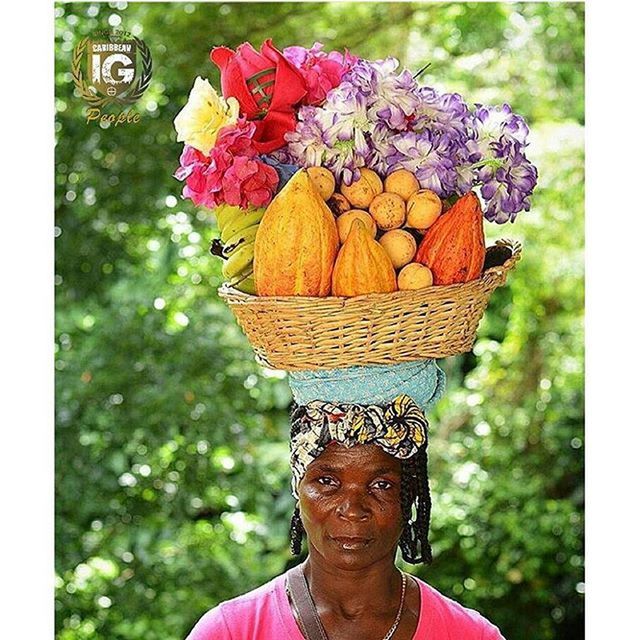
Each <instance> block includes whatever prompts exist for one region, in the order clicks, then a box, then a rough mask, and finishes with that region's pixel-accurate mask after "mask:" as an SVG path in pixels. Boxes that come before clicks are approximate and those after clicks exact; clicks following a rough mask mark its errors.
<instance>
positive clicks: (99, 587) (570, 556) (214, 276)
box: [55, 2, 584, 640]
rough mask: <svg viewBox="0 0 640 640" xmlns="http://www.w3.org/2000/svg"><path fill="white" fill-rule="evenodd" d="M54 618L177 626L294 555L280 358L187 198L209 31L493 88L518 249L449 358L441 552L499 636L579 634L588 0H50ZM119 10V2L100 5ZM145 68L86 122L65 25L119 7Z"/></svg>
mask: <svg viewBox="0 0 640 640" xmlns="http://www.w3.org/2000/svg"><path fill="white" fill-rule="evenodd" d="M55 15H56V17H55V23H56V44H55V46H56V54H55V56H56V66H55V79H56V121H55V131H56V138H57V148H56V216H57V217H56V225H57V226H56V236H57V239H56V243H57V246H56V249H57V250H56V275H55V278H56V294H57V312H56V338H57V340H56V345H55V352H56V356H55V358H56V360H55V363H56V364H55V366H56V370H57V371H56V389H57V390H56V393H57V403H56V492H57V499H56V634H57V638H58V639H59V640H71V639H78V640H80V639H85V638H86V639H89V638H92V639H93V638H99V639H109V640H114V639H123V640H133V639H136V640H138V639H139V640H142V639H144V640H178V639H181V638H183V637H184V636H185V635H186V634H187V632H188V631H189V629H190V628H191V626H192V625H193V623H194V622H195V620H196V619H197V618H198V617H199V615H201V614H202V613H203V612H204V611H205V610H207V609H208V608H210V607H211V606H213V605H215V604H216V603H218V602H219V601H221V600H223V599H225V598H230V597H232V596H235V595H237V594H239V593H241V592H245V591H247V590H249V589H251V588H253V587H255V586H257V585H259V584H261V583H263V582H264V581H266V580H267V579H269V578H271V577H272V576H274V575H276V574H278V573H280V572H282V571H283V570H284V569H285V568H286V567H287V566H288V565H289V563H291V561H292V558H291V556H290V554H289V552H288V538H287V530H288V518H289V515H290V511H291V508H292V499H291V497H290V495H289V487H288V480H289V475H288V467H287V436H288V407H289V403H290V400H291V398H290V394H289V390H288V387H287V384H286V380H285V379H284V378H283V377H282V376H281V375H278V374H277V373H274V372H270V371H267V370H263V369H261V368H260V367H258V366H257V365H256V363H255V362H254V359H253V355H252V352H251V351H250V348H249V346H248V343H247V341H246V340H245V338H244V337H243V335H242V334H241V333H240V331H239V329H238V327H237V326H236V324H235V322H234V321H233V319H232V316H231V314H230V313H229V311H228V310H227V309H226V307H225V306H224V304H223V303H222V302H221V301H220V300H219V299H218V298H217V296H216V287H217V285H218V284H219V283H220V282H221V274H220V264H219V262H218V261H217V260H216V259H214V258H213V257H211V256H210V255H209V253H208V245H209V241H210V239H211V238H212V237H213V236H214V235H215V231H216V230H215V225H214V223H213V222H212V218H211V216H210V215H209V214H207V212H205V211H198V210H196V209H195V208H194V206H193V205H192V204H191V203H190V202H188V201H181V200H180V198H179V192H180V185H179V184H178V183H177V182H176V181H175V180H174V179H173V178H172V177H171V174H172V172H173V170H174V169H175V167H176V165H177V159H178V155H179V153H180V151H181V145H179V144H176V142H175V134H174V131H173V126H172V121H173V118H174V117H175V115H176V113H177V112H178V111H179V110H180V108H181V107H182V105H183V104H184V103H185V101H186V98H187V95H188V92H189V90H190V88H191V85H192V83H193V80H194V78H195V76H196V75H201V76H203V77H207V78H209V79H210V80H211V81H212V83H213V84H214V86H215V84H216V83H217V82H218V76H217V73H216V69H215V68H214V66H213V65H212V64H211V63H210V62H209V58H208V54H209V50H210V49H211V47H212V46H213V45H216V44H223V43H224V44H226V45H228V46H236V45H237V44H239V43H240V42H242V41H245V40H250V41H251V42H252V43H253V44H254V45H259V44H260V42H262V40H263V39H265V38H267V37H272V38H273V39H274V42H275V43H276V45H277V46H279V47H281V48H282V47H285V46H287V45H290V44H302V45H307V46H310V45H312V44H313V42H314V41H315V40H321V41H323V42H325V43H326V46H327V48H336V49H339V48H342V47H349V48H350V49H351V50H353V51H354V52H355V53H357V54H359V55H361V56H363V57H368V58H379V57H384V56H386V55H393V56H396V57H398V58H400V60H401V61H402V62H403V63H404V64H406V65H407V66H408V67H410V68H412V69H418V68H420V67H421V66H422V65H423V64H425V63H426V62H431V66H430V67H429V69H428V71H427V72H426V73H425V74H424V75H423V77H422V80H423V82H425V83H426V84H431V85H432V86H436V87H439V88H443V89H444V88H446V89H447V90H449V91H458V92H460V93H462V94H463V95H464V96H465V98H466V99H467V101H468V102H469V103H472V102H483V103H494V104H495V103H498V104H500V103H502V102H503V101H507V102H509V103H510V104H512V106H513V108H514V109H515V110H516V111H518V112H520V113H522V114H523V115H524V116H525V117H526V118H527V119H528V121H529V123H530V125H531V146H530V149H529V154H530V156H531V157H532V158H533V159H534V161H535V162H536V164H537V166H538V168H539V171H540V184H539V187H538V189H537V192H536V194H535V200H534V206H533V208H532V210H531V211H530V212H528V213H522V214H521V215H520V217H519V219H518V220H517V222H516V223H515V225H513V226H512V225H508V226H496V225H487V233H488V236H489V239H495V238H498V237H515V238H518V239H521V240H522V241H523V243H524V248H525V249H524V258H523V260H522V261H521V262H520V264H519V266H518V268H517V270H516V272H515V273H514V274H513V275H512V276H511V277H510V280H509V286H508V287H505V288H503V289H501V290H499V291H498V292H496V294H495V295H494V297H493V299H492V301H491V304H490V307H489V309H488V312H487V314H486V316H485V318H484V320H483V322H482V325H481V328H480V335H479V339H478V342H477V345H476V347H475V349H474V351H473V353H471V354H468V355H466V356H464V357H458V358H453V359H449V360H447V361H445V362H442V363H441V365H442V366H443V367H444V368H445V370H446V371H447V373H448V375H449V380H450V383H449V393H448V396H447V398H446V399H445V400H443V401H442V402H441V403H440V405H439V406H438V408H437V411H436V413H435V414H434V415H433V416H432V420H431V422H432V445H431V454H430V475H431V478H432V491H433V496H434V502H435V504H434V512H433V523H432V540H433V545H434V552H435V561H434V563H433V565H432V566H431V567H419V568H411V570H412V571H415V572H416V573H417V574H418V575H419V576H420V577H422V578H423V579H426V580H427V581H429V582H430V583H431V584H433V585H434V586H435V587H436V588H438V589H440V590H441V591H443V592H444V593H445V594H448V595H450V596H452V597H454V598H455V599H458V600H460V601H461V602H462V603H463V604H465V605H467V606H471V607H474V608H477V609H479V610H480V611H481V612H483V613H484V614H485V615H487V616H488V617H489V618H490V619H491V620H493V621H494V622H495V623H496V624H498V625H499V626H500V627H501V629H502V630H503V633H504V634H505V636H506V637H507V638H510V639H511V640H516V639H522V640H524V639H527V640H530V639H531V638H536V639H537V640H547V639H552V638H555V639H561V638H580V637H582V636H583V593H584V583H583V579H584V577H583V575H584V571H583V417H584V415H583V408H584V402H583V338H584V336H583V303H584V291H583V245H584V233H583V201H584V185H583V177H584V176H583V159H584V157H583V119H584V73H583V71H584V69H583V51H584V8H583V6H582V5H581V4H572V3H565V4H562V3H554V4H543V3H536V4H525V3H522V4H520V3H515V4H485V3H469V4H463V3H451V4H427V3H399V4H386V3H371V4H370V3H340V4H338V3H327V4H289V3H283V4H251V3H243V4H218V3H215V4H214V3H212V4H169V3H166V4H165V3H163V4H156V3H135V4H134V3H130V4H127V3H125V2H118V3H108V4H107V3H104V4H92V3H72V4H58V5H56V10H55ZM113 16H116V17H115V18H114V17H113ZM118 17H119V18H120V19H121V24H120V25H119V26H120V27H122V28H126V29H128V30H130V31H132V32H133V33H134V34H135V35H138V36H140V37H141V38H143V39H144V40H145V42H146V43H147V45H148V46H149V47H150V49H151V51H152V55H153V60H154V72H153V80H152V82H151V85H150V87H149V89H148V90H147V92H146V93H145V95H144V97H143V99H142V100H141V101H140V102H139V103H138V104H137V105H135V109H137V110H139V111H140V112H141V113H142V118H141V122H140V123H138V124H136V125H128V126H119V127H109V128H102V127H100V126H98V125H96V124H95V123H94V124H86V123H85V120H84V112H85V104H84V103H83V101H82V100H81V99H80V98H79V97H78V94H77V92H76V91H75V90H74V85H73V82H72V79H71V73H70V64H71V53H72V50H73V47H74V46H75V45H76V44H77V43H78V42H79V41H80V39H82V38H83V37H84V36H86V35H89V34H90V33H91V32H92V31H93V30H95V29H98V28H103V27H106V26H108V25H109V24H115V25H117V24H118Z"/></svg>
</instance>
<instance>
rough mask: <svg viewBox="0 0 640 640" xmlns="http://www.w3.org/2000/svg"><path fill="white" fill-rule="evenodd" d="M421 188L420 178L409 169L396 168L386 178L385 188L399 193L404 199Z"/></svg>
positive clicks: (390, 191)
mask: <svg viewBox="0 0 640 640" xmlns="http://www.w3.org/2000/svg"><path fill="white" fill-rule="evenodd" d="M419 189H420V183H419V182H418V178H416V177H415V176H414V175H413V173H411V171H408V170H407V169H396V170H395V171H393V172H391V173H390V174H389V175H388V176H387V177H386V178H385V179H384V190H385V191H387V192H389V193H397V194H398V195H399V196H400V197H401V198H402V199H403V200H408V199H409V198H410V197H411V196H412V195H413V194H414V193H415V192H416V191H418V190H419Z"/></svg>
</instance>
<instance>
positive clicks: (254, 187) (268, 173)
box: [219, 156, 280, 209]
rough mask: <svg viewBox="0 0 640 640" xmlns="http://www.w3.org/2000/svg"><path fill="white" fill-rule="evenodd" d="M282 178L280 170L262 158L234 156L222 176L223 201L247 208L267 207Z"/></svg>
mask: <svg viewBox="0 0 640 640" xmlns="http://www.w3.org/2000/svg"><path fill="white" fill-rule="evenodd" d="M279 180H280V178H279V176H278V172H277V171H276V170H275V169H274V168H273V167H271V166H269V165H268V164H266V163H264V162H261V161H260V160H254V159H252V158H248V157H247V156H238V157H236V158H234V160H233V164H232V165H231V167H230V168H229V169H227V170H226V171H225V172H224V174H223V175H222V176H221V187H222V189H221V191H220V192H219V196H220V197H221V202H225V203H227V204H230V205H235V206H239V207H241V208H243V209H247V208H249V207H250V206H253V207H266V206H267V205H268V204H269V202H271V200H272V198H273V196H274V194H275V192H276V188H277V186H278V182H279Z"/></svg>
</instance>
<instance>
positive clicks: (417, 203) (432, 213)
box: [406, 189, 442, 231]
mask: <svg viewBox="0 0 640 640" xmlns="http://www.w3.org/2000/svg"><path fill="white" fill-rule="evenodd" d="M441 213H442V201H441V200H440V198H439V197H438V195H437V194H436V193H434V192H433V191H430V190H429V189H420V191H417V192H416V193H414V194H413V195H412V196H411V197H410V198H409V200H408V202H407V223H406V224H407V226H408V227H412V228H413V229H420V230H422V231H424V230H425V229H428V228H429V227H430V226H431V225H432V224H433V223H434V222H435V221H436V220H437V219H438V217H439V216H440V214H441Z"/></svg>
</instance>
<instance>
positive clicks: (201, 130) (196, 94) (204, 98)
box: [173, 76, 240, 154]
mask: <svg viewBox="0 0 640 640" xmlns="http://www.w3.org/2000/svg"><path fill="white" fill-rule="evenodd" d="M239 112H240V104H239V103H238V101H237V100H236V99H235V98H233V97H231V98H229V99H228V100H225V99H224V98H223V97H222V96H219V95H218V94H217V93H216V91H215V89H214V88H213V87H212V86H211V85H210V84H209V81H208V80H204V79H202V78H201V77H200V76H198V77H197V78H196V81H195V83H194V84H193V88H192V89H191V92H190V93H189V100H188V101H187V104H186V105H185V106H184V107H183V109H182V111H180V113H179V114H178V115H177V116H176V117H175V120H174V121H173V125H174V127H175V129H176V132H177V133H178V138H177V140H178V142H186V143H187V144H188V145H190V146H192V147H194V148H195V149H197V150H198V151H200V152H201V153H204V154H208V153H209V151H211V148H212V147H213V145H214V144H215V143H216V138H217V136H218V131H220V129H221V128H222V127H224V126H226V125H228V124H234V123H235V122H236V121H237V119H238V114H239Z"/></svg>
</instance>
